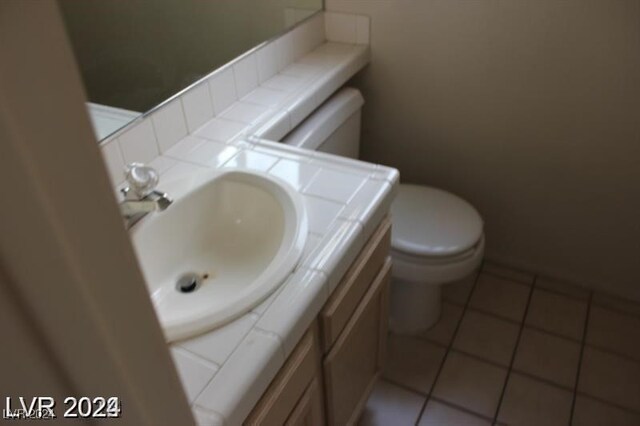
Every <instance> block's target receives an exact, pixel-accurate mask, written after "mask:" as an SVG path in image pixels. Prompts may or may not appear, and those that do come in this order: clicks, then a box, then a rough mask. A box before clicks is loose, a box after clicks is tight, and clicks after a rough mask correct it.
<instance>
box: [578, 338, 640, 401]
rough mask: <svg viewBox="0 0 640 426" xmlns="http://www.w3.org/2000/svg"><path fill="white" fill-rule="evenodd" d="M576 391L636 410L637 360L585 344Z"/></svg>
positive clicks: (639, 370)
mask: <svg viewBox="0 0 640 426" xmlns="http://www.w3.org/2000/svg"><path fill="white" fill-rule="evenodd" d="M578 391H579V392H581V393H585V394H587V395H591V396H595V397H597V398H600V399H603V400H605V401H609V402H611V403H613V404H618V405H621V406H623V407H627V408H629V409H632V410H637V411H640V363H637V362H633V361H630V360H627V359H625V358H621V357H619V356H617V355H614V354H610V353H606V352H602V351H600V350H598V349H595V348H592V347H589V346H586V347H585V350H584V356H583V359H582V365H581V367H580V378H579V380H578Z"/></svg>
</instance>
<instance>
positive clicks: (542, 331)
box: [360, 264, 640, 426]
mask: <svg viewBox="0 0 640 426" xmlns="http://www.w3.org/2000/svg"><path fill="white" fill-rule="evenodd" d="M443 299H444V302H443V306H442V316H441V318H440V321H439V322H438V323H437V324H436V325H435V326H434V327H433V328H432V329H430V330H429V331H428V332H426V333H425V334H424V335H422V336H419V337H407V336H399V335H393V334H390V335H389V341H388V357H387V364H386V368H385V372H384V377H383V379H382V380H381V381H380V382H379V383H378V385H377V387H376V388H375V389H374V391H373V393H372V395H371V397H370V399H369V401H368V403H367V407H366V409H365V412H364V413H363V416H362V418H361V421H360V424H361V425H362V426H368V425H384V426H387V425H392V426H402V425H418V426H467V425H468V426H475V425H494V424H495V425H536V426H537V425H545V426H552V425H579V426H591V425H603V426H605V425H606V426H618V425H620V426H623V425H640V303H634V302H631V301H627V300H622V299H617V298H615V297H611V296H607V295H604V294H600V293H597V292H592V291H590V290H587V289H584V288H580V287H575V286H571V285H568V284H564V283H560V282H556V281H553V280H550V279H546V278H544V277H539V276H534V275H530V274H527V273H522V272H518V271H513V270H509V269H505V268H502V267H500V266H497V265H492V264H485V265H484V266H483V268H482V271H481V272H480V273H478V274H475V275H474V276H473V277H470V278H469V279H466V280H464V281H461V282H458V283H455V284H451V285H449V286H447V287H446V288H445V290H444V294H443Z"/></svg>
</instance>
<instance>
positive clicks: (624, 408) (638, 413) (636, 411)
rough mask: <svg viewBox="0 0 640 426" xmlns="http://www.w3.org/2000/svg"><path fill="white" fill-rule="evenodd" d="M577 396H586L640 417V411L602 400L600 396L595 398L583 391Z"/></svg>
mask: <svg viewBox="0 0 640 426" xmlns="http://www.w3.org/2000/svg"><path fill="white" fill-rule="evenodd" d="M576 396H584V397H585V398H590V399H593V400H595V401H598V402H600V403H601V404H604V405H610V406H612V407H615V408H617V409H619V410H622V411H626V412H627V413H631V414H634V415H636V416H640V410H634V409H633V408H629V407H625V406H624V405H620V404H618V403H616V402H611V401H609V400H606V399H603V398H601V397H599V396H593V395H591V394H588V393H586V392H581V391H578V392H576Z"/></svg>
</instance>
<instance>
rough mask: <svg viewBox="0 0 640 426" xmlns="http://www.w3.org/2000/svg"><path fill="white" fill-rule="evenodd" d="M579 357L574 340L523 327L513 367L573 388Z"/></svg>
mask: <svg viewBox="0 0 640 426" xmlns="http://www.w3.org/2000/svg"><path fill="white" fill-rule="evenodd" d="M579 360H580V345H579V344H578V343H576V342H573V341H571V340H568V339H563V338H561V337H556V336H552V335H550V334H547V333H544V332H540V331H537V330H533V329H530V328H527V327H525V328H524V330H523V331H522V336H521V337H520V342H519V343H518V351H517V352H516V358H515V360H514V363H513V368H514V369H515V370H518V371H522V372H525V373H529V374H532V375H534V376H536V377H540V378H542V379H546V380H549V381H551V382H553V383H557V384H559V385H562V386H567V387H569V388H573V386H574V385H575V383H576V373H577V371H578V361H579Z"/></svg>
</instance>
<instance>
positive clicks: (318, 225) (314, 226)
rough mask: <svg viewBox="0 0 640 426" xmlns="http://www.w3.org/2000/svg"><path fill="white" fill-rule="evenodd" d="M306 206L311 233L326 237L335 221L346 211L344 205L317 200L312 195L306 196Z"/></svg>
mask: <svg viewBox="0 0 640 426" xmlns="http://www.w3.org/2000/svg"><path fill="white" fill-rule="evenodd" d="M304 204H305V207H306V209H307V218H308V219H309V231H310V232H315V233H316V234H320V235H325V234H326V233H327V231H328V230H329V226H330V225H331V223H332V222H333V221H334V219H335V218H336V217H337V216H339V215H340V213H341V212H342V210H343V209H344V207H345V206H344V204H341V203H337V202H335V201H329V200H325V199H322V198H317V197H314V196H311V195H305V196H304Z"/></svg>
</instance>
